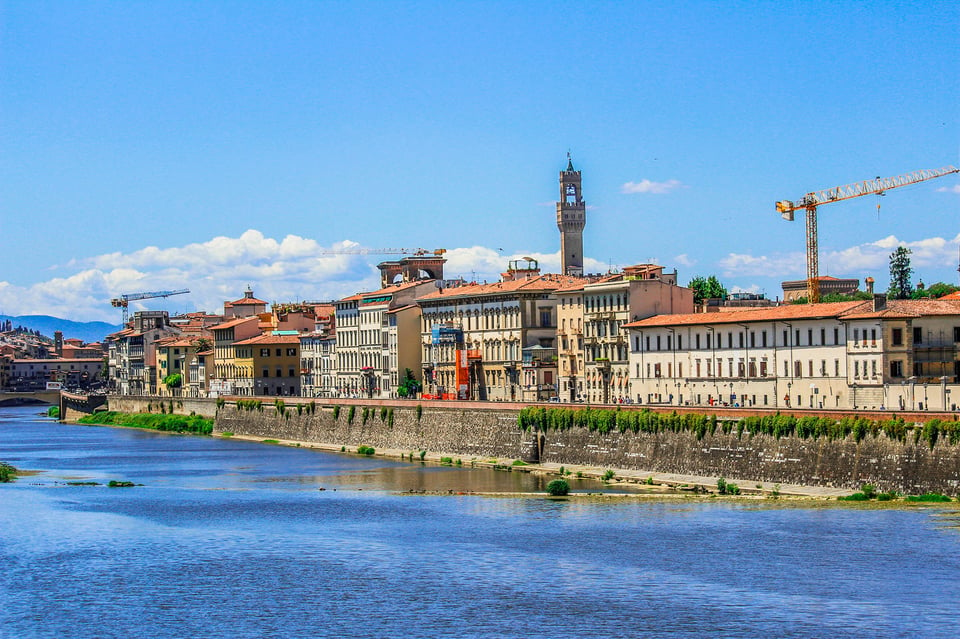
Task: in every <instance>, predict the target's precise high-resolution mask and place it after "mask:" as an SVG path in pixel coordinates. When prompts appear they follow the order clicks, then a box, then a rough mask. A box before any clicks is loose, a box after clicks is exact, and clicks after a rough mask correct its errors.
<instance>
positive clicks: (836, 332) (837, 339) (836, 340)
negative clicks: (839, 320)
mask: <svg viewBox="0 0 960 639" xmlns="http://www.w3.org/2000/svg"><path fill="white" fill-rule="evenodd" d="M839 343H840V329H839V328H834V329H833V344H834V346H836V345H837V344H839Z"/></svg>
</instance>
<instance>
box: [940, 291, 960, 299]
mask: <svg viewBox="0 0 960 639" xmlns="http://www.w3.org/2000/svg"><path fill="white" fill-rule="evenodd" d="M940 299H941V300H960V291H954V292H953V293H947V294H946V295H944V296H943V297H941V298H940Z"/></svg>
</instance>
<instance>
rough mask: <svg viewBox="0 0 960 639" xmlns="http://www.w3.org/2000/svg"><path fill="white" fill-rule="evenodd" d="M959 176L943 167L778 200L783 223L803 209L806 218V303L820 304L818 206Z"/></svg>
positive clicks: (958, 170)
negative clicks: (794, 200) (794, 199)
mask: <svg viewBox="0 0 960 639" xmlns="http://www.w3.org/2000/svg"><path fill="white" fill-rule="evenodd" d="M957 172H960V169H957V168H955V167H953V166H945V167H943V168H941V169H924V170H921V171H914V172H913V173H907V174H904V175H897V176H894V177H888V178H879V177H878V178H876V179H875V180H864V181H862V182H854V183H853V184H846V185H844V186H837V187H834V188H832V189H824V190H822V191H812V192H810V193H807V194H806V195H804V196H803V197H801V198H800V199H799V200H797V201H796V202H791V201H790V200H780V201H779V202H777V213H779V214H780V215H781V216H782V217H783V219H785V220H787V221H789V222H792V221H793V219H794V212H795V211H798V210H801V209H803V210H804V211H806V217H807V225H806V226H807V300H808V301H809V302H811V303H816V302H819V301H820V255H819V253H820V251H819V247H818V239H817V238H818V234H817V207H818V206H820V205H821V204H829V203H831V202H841V201H843V200H850V199H853V198H855V197H862V196H864V195H873V194H878V195H883V194H884V192H886V191H889V190H890V189H895V188H897V187H900V186H907V185H909V184H917V183H918V182H924V181H926V180H932V179H933V178H938V177H942V176H944V175H949V174H951V173H957Z"/></svg>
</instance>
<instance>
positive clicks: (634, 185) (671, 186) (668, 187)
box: [620, 179, 686, 195]
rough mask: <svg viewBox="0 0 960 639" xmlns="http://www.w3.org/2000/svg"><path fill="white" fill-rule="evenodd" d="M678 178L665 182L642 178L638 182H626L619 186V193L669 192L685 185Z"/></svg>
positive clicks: (657, 193)
mask: <svg viewBox="0 0 960 639" xmlns="http://www.w3.org/2000/svg"><path fill="white" fill-rule="evenodd" d="M685 186H686V185H685V184H683V183H682V182H681V181H680V180H667V181H666V182H653V181H651V180H647V179H643V180H640V181H639V182H627V183H626V184H624V185H623V186H621V187H620V192H621V193H630V194H632V193H653V194H656V195H662V194H664V193H670V192H671V191H675V190H677V189H679V188H682V187H685Z"/></svg>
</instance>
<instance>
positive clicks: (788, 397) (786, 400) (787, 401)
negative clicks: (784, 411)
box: [783, 382, 793, 408]
mask: <svg viewBox="0 0 960 639" xmlns="http://www.w3.org/2000/svg"><path fill="white" fill-rule="evenodd" d="M791 388H793V382H787V396H786V397H784V398H783V399H784V401H785V402H786V403H787V408H790V389H791Z"/></svg>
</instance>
